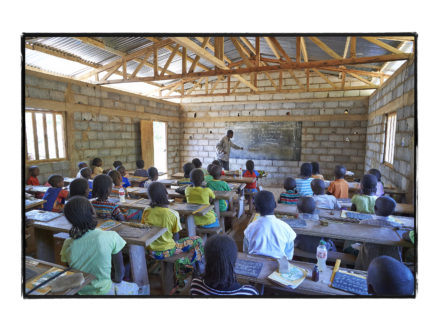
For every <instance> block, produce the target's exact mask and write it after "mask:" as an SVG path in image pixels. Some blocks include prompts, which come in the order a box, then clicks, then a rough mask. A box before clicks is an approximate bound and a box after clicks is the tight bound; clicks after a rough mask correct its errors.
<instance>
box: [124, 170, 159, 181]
mask: <svg viewBox="0 0 440 330" xmlns="http://www.w3.org/2000/svg"><path fill="white" fill-rule="evenodd" d="M135 171H136V170H133V171H127V174H128V176H135V175H134V172H135ZM165 174H167V172H159V176H163V175H165ZM128 176H127V177H128ZM147 179H148V178H147Z"/></svg>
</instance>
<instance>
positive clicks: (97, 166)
mask: <svg viewBox="0 0 440 330" xmlns="http://www.w3.org/2000/svg"><path fill="white" fill-rule="evenodd" d="M101 166H102V159H101V158H94V159H93V161H92V176H96V175H99V174H102V172H104V170H103V169H102V167H101Z"/></svg>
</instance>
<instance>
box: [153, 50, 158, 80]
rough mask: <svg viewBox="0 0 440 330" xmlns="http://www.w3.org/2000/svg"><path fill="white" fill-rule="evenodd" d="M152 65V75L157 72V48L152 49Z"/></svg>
mask: <svg viewBox="0 0 440 330" xmlns="http://www.w3.org/2000/svg"><path fill="white" fill-rule="evenodd" d="M153 65H154V67H153V70H154V75H155V76H157V75H158V74H159V70H158V68H157V48H155V49H153Z"/></svg>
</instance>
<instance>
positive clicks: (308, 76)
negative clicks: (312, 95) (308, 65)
mask: <svg viewBox="0 0 440 330" xmlns="http://www.w3.org/2000/svg"><path fill="white" fill-rule="evenodd" d="M306 81H307V82H306V91H307V92H308V91H309V88H310V71H309V70H306Z"/></svg>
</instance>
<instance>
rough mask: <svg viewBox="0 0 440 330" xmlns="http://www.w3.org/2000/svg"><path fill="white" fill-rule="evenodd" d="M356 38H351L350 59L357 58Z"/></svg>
mask: <svg viewBox="0 0 440 330" xmlns="http://www.w3.org/2000/svg"><path fill="white" fill-rule="evenodd" d="M356 40H357V38H356V37H352V38H351V43H350V57H352V58H355V57H356Z"/></svg>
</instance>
